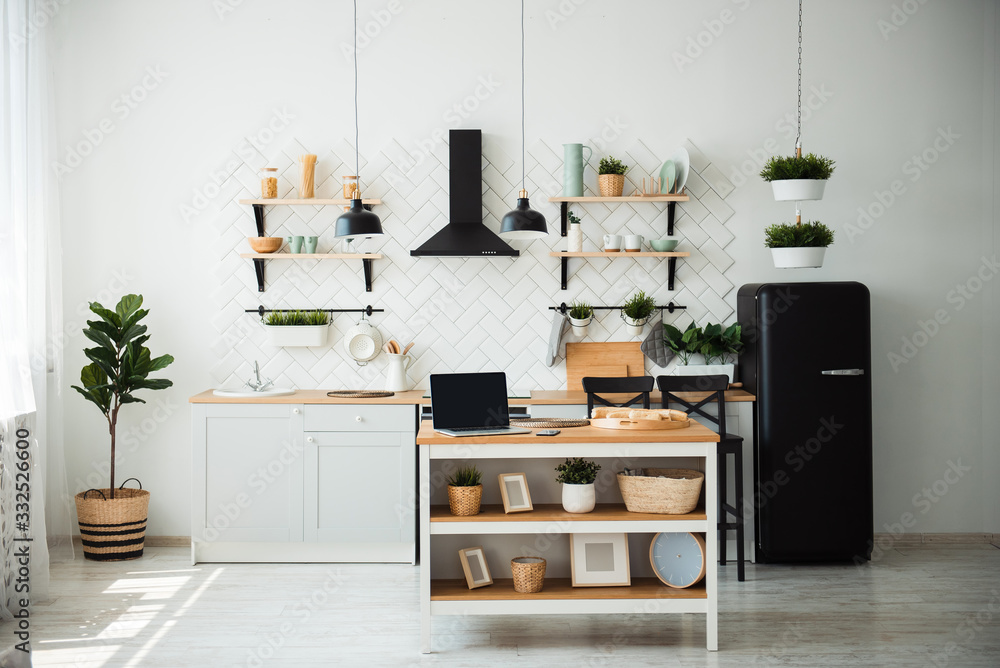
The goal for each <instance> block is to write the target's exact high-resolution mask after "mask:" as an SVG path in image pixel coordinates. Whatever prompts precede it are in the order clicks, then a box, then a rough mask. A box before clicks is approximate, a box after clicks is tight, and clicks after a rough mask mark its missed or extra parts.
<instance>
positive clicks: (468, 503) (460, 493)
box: [448, 465, 483, 517]
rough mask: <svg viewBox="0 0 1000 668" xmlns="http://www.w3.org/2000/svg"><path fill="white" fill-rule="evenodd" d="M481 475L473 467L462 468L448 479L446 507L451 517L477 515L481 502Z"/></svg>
mask: <svg viewBox="0 0 1000 668" xmlns="http://www.w3.org/2000/svg"><path fill="white" fill-rule="evenodd" d="M482 480H483V474H482V472H481V471H480V470H479V469H478V468H476V466H475V465H469V466H463V467H462V468H460V469H458V470H457V471H455V472H454V473H453V474H452V475H451V477H450V478H448V507H449V508H450V509H451V514H452V515H459V516H463V517H464V516H467V515H478V514H479V505H480V503H481V502H482V500H483V485H482Z"/></svg>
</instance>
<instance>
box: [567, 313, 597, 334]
mask: <svg viewBox="0 0 1000 668" xmlns="http://www.w3.org/2000/svg"><path fill="white" fill-rule="evenodd" d="M593 319H594V316H587V317H586V318H574V317H572V316H570V319H569V324H570V325H572V326H573V334H575V335H576V336H587V327H588V326H589V325H590V321H591V320H593Z"/></svg>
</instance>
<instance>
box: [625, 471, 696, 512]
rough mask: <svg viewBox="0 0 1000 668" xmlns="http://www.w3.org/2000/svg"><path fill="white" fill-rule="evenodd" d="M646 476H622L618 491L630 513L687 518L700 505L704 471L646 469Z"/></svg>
mask: <svg viewBox="0 0 1000 668" xmlns="http://www.w3.org/2000/svg"><path fill="white" fill-rule="evenodd" d="M644 473H646V474H647V475H625V474H624V473H619V474H618V489H620V490H621V493H622V498H623V499H624V500H625V508H626V509H627V510H628V511H629V512H630V513H660V514H663V515H684V514H687V513H690V512H691V511H692V510H694V509H695V507H696V506H697V505H698V497H699V496H701V485H702V483H703V482H704V481H705V474H704V473H702V472H701V471H693V470H691V469H646V470H645V471H644ZM659 476H665V477H662V478H661V477H659Z"/></svg>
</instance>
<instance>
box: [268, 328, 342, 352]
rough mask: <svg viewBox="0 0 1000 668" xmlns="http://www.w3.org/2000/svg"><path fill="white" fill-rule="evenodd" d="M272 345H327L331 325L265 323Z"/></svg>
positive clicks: (269, 341)
mask: <svg viewBox="0 0 1000 668" xmlns="http://www.w3.org/2000/svg"><path fill="white" fill-rule="evenodd" d="M264 331H266V332H267V342H268V343H270V344H271V345H272V346H282V347H286V348H288V347H295V346H325V345H326V337H327V332H328V331H330V326H329V325H264Z"/></svg>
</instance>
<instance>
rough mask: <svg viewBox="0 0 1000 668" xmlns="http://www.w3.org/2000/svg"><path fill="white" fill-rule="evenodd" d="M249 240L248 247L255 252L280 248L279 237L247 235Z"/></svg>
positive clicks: (265, 251)
mask: <svg viewBox="0 0 1000 668" xmlns="http://www.w3.org/2000/svg"><path fill="white" fill-rule="evenodd" d="M247 239H249V240H250V248H252V249H253V250H254V252H256V253H273V252H274V251H276V250H278V249H279V248H281V242H282V241H283V239H282V238H281V237H247Z"/></svg>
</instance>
